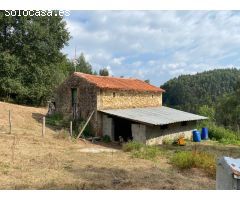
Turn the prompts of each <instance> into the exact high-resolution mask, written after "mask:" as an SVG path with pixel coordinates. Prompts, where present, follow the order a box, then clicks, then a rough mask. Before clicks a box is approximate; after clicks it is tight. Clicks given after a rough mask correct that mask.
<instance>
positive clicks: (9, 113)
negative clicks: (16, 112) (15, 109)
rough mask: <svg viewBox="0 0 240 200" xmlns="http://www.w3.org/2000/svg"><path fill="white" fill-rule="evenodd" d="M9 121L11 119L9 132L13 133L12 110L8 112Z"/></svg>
mask: <svg viewBox="0 0 240 200" xmlns="http://www.w3.org/2000/svg"><path fill="white" fill-rule="evenodd" d="M8 121H9V133H10V134H11V133H12V117H11V110H9V112H8Z"/></svg>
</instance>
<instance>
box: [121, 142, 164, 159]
mask: <svg viewBox="0 0 240 200" xmlns="http://www.w3.org/2000/svg"><path fill="white" fill-rule="evenodd" d="M122 148H123V151H125V152H131V154H132V157H134V158H142V159H147V160H153V159H155V158H156V157H157V156H158V155H159V154H160V149H159V148H158V147H157V146H147V145H144V144H142V143H139V142H136V141H131V142H128V143H126V144H124V145H123V147H122Z"/></svg>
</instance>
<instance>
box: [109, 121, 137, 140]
mask: <svg viewBox="0 0 240 200" xmlns="http://www.w3.org/2000/svg"><path fill="white" fill-rule="evenodd" d="M113 121H114V140H115V141H119V137H120V136H121V137H122V138H123V140H124V141H125V142H127V141H128V140H132V138H133V137H132V128H131V127H132V124H131V121H129V120H127V119H123V118H118V117H115V118H113Z"/></svg>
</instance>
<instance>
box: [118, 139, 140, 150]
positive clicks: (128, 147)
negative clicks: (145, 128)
mask: <svg viewBox="0 0 240 200" xmlns="http://www.w3.org/2000/svg"><path fill="white" fill-rule="evenodd" d="M143 146H144V144H142V143H139V142H136V141H131V142H128V143H125V144H123V147H122V149H123V151H125V152H130V151H139V150H140V149H141V148H142V147H143Z"/></svg>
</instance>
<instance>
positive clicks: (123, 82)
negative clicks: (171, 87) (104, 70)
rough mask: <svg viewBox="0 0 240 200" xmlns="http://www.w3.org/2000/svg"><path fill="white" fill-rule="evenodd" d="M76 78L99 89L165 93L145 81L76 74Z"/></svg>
mask: <svg viewBox="0 0 240 200" xmlns="http://www.w3.org/2000/svg"><path fill="white" fill-rule="evenodd" d="M74 76H78V77H81V78H84V79H85V80H87V81H88V82H90V83H93V84H94V85H96V86H97V87H99V88H103V89H116V90H134V91H149V92H164V90H163V89H161V88H159V87H156V86H153V85H150V84H148V83H146V82H144V81H141V80H138V79H133V78H116V77H110V76H96V75H90V74H84V73H80V72H74Z"/></svg>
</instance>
